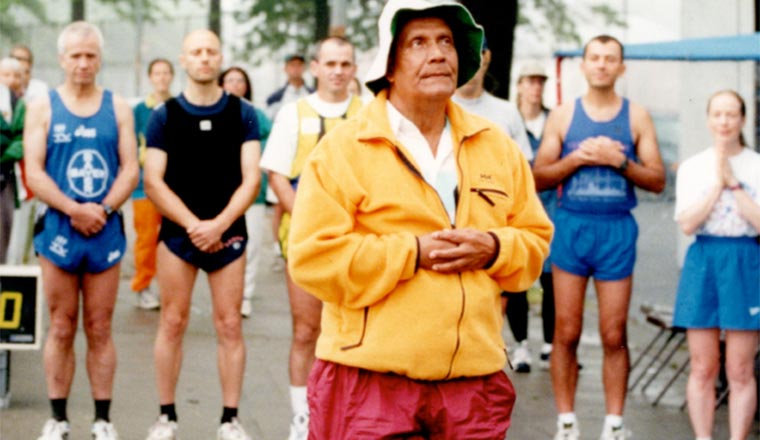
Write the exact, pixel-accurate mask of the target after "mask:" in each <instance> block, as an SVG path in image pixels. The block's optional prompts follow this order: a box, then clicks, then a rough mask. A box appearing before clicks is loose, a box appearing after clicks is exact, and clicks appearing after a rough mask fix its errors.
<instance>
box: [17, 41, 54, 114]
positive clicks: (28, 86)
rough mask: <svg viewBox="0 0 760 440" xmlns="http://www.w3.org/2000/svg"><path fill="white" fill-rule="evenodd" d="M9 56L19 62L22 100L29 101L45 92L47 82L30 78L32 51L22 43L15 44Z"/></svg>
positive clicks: (32, 59) (46, 90)
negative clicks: (22, 91)
mask: <svg viewBox="0 0 760 440" xmlns="http://www.w3.org/2000/svg"><path fill="white" fill-rule="evenodd" d="M11 58H15V59H16V60H18V62H19V63H21V73H22V75H21V83H22V86H23V90H24V96H23V97H24V100H25V101H26V102H27V103H29V102H30V101H32V100H33V99H35V98H37V97H39V96H43V95H45V94H47V92H48V86H47V84H45V82H44V81H42V80H39V79H37V78H32V66H33V64H34V55H32V51H31V50H30V49H29V48H28V47H27V46H24V45H23V44H17V45H15V46H13V49H11Z"/></svg>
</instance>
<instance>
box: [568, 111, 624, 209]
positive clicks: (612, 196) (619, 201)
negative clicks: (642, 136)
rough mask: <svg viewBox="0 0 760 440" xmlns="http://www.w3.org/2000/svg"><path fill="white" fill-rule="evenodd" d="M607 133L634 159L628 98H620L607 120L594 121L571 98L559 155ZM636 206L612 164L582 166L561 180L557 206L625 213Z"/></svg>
mask: <svg viewBox="0 0 760 440" xmlns="http://www.w3.org/2000/svg"><path fill="white" fill-rule="evenodd" d="M596 136H607V137H609V138H611V139H614V140H616V141H619V142H620V143H622V144H623V146H624V147H625V150H624V153H625V155H626V157H628V159H630V160H636V148H635V146H634V144H633V136H632V134H631V118H630V112H629V102H628V99H626V98H623V106H622V107H621V108H620V112H618V114H617V115H616V116H615V117H614V118H613V119H611V120H609V121H605V122H596V121H593V120H591V118H589V117H588V115H587V114H586V111H585V110H584V109H583V103H582V102H581V98H578V99H577V100H576V101H575V109H574V111H573V120H572V122H571V123H570V128H568V130H567V135H566V136H565V140H564V142H563V143H562V156H561V157H565V156H567V155H568V154H570V153H572V152H573V151H575V150H577V149H578V146H579V145H580V143H581V142H583V141H584V140H586V139H588V138H591V137H596ZM635 206H636V194H635V193H634V190H633V184H631V182H630V181H629V180H628V179H626V178H625V177H624V176H623V175H621V174H620V173H619V172H618V171H617V170H616V169H615V168H613V167H609V166H583V167H580V168H578V169H577V170H576V171H575V173H573V174H572V175H571V176H570V177H568V178H567V179H566V180H565V181H564V182H563V184H562V191H561V196H560V199H559V207H560V208H561V209H567V210H570V211H575V212H581V213H587V214H625V213H628V212H630V210H631V209H633V208H634V207H635Z"/></svg>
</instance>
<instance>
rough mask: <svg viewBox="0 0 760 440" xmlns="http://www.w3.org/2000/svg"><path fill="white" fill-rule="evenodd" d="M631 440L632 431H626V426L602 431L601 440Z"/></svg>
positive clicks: (611, 427) (606, 428) (605, 428)
mask: <svg viewBox="0 0 760 440" xmlns="http://www.w3.org/2000/svg"><path fill="white" fill-rule="evenodd" d="M628 438H631V431H629V430H627V429H625V426H623V425H620V426H607V425H605V426H604V428H603V429H602V434H601V435H600V436H599V440H626V439H628Z"/></svg>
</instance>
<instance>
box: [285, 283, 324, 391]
mask: <svg viewBox="0 0 760 440" xmlns="http://www.w3.org/2000/svg"><path fill="white" fill-rule="evenodd" d="M285 275H286V277H287V281H288V295H289V297H290V312H291V314H292V316H293V341H292V343H291V346H290V384H291V385H293V386H306V382H307V380H308V378H309V371H311V366H312V364H313V363H314V348H315V346H316V344H317V337H318V336H319V330H320V319H321V315H322V302H321V301H320V300H318V299H317V298H316V297H314V296H312V295H311V294H309V293H308V292H306V291H305V290H303V289H301V288H300V287H298V286H297V285H296V284H295V283H294V282H293V279H292V278H290V272H289V271H287V270H286V272H285Z"/></svg>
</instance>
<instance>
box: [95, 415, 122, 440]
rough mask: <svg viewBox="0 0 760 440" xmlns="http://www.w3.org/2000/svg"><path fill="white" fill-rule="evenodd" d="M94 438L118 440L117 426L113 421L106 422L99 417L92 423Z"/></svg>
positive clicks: (96, 439)
mask: <svg viewBox="0 0 760 440" xmlns="http://www.w3.org/2000/svg"><path fill="white" fill-rule="evenodd" d="M90 432H91V433H92V438H93V440H117V439H118V438H119V434H117V433H116V428H114V427H113V423H110V422H106V421H105V420H103V419H98V420H96V421H95V423H93V424H92V429H91V430H90Z"/></svg>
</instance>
